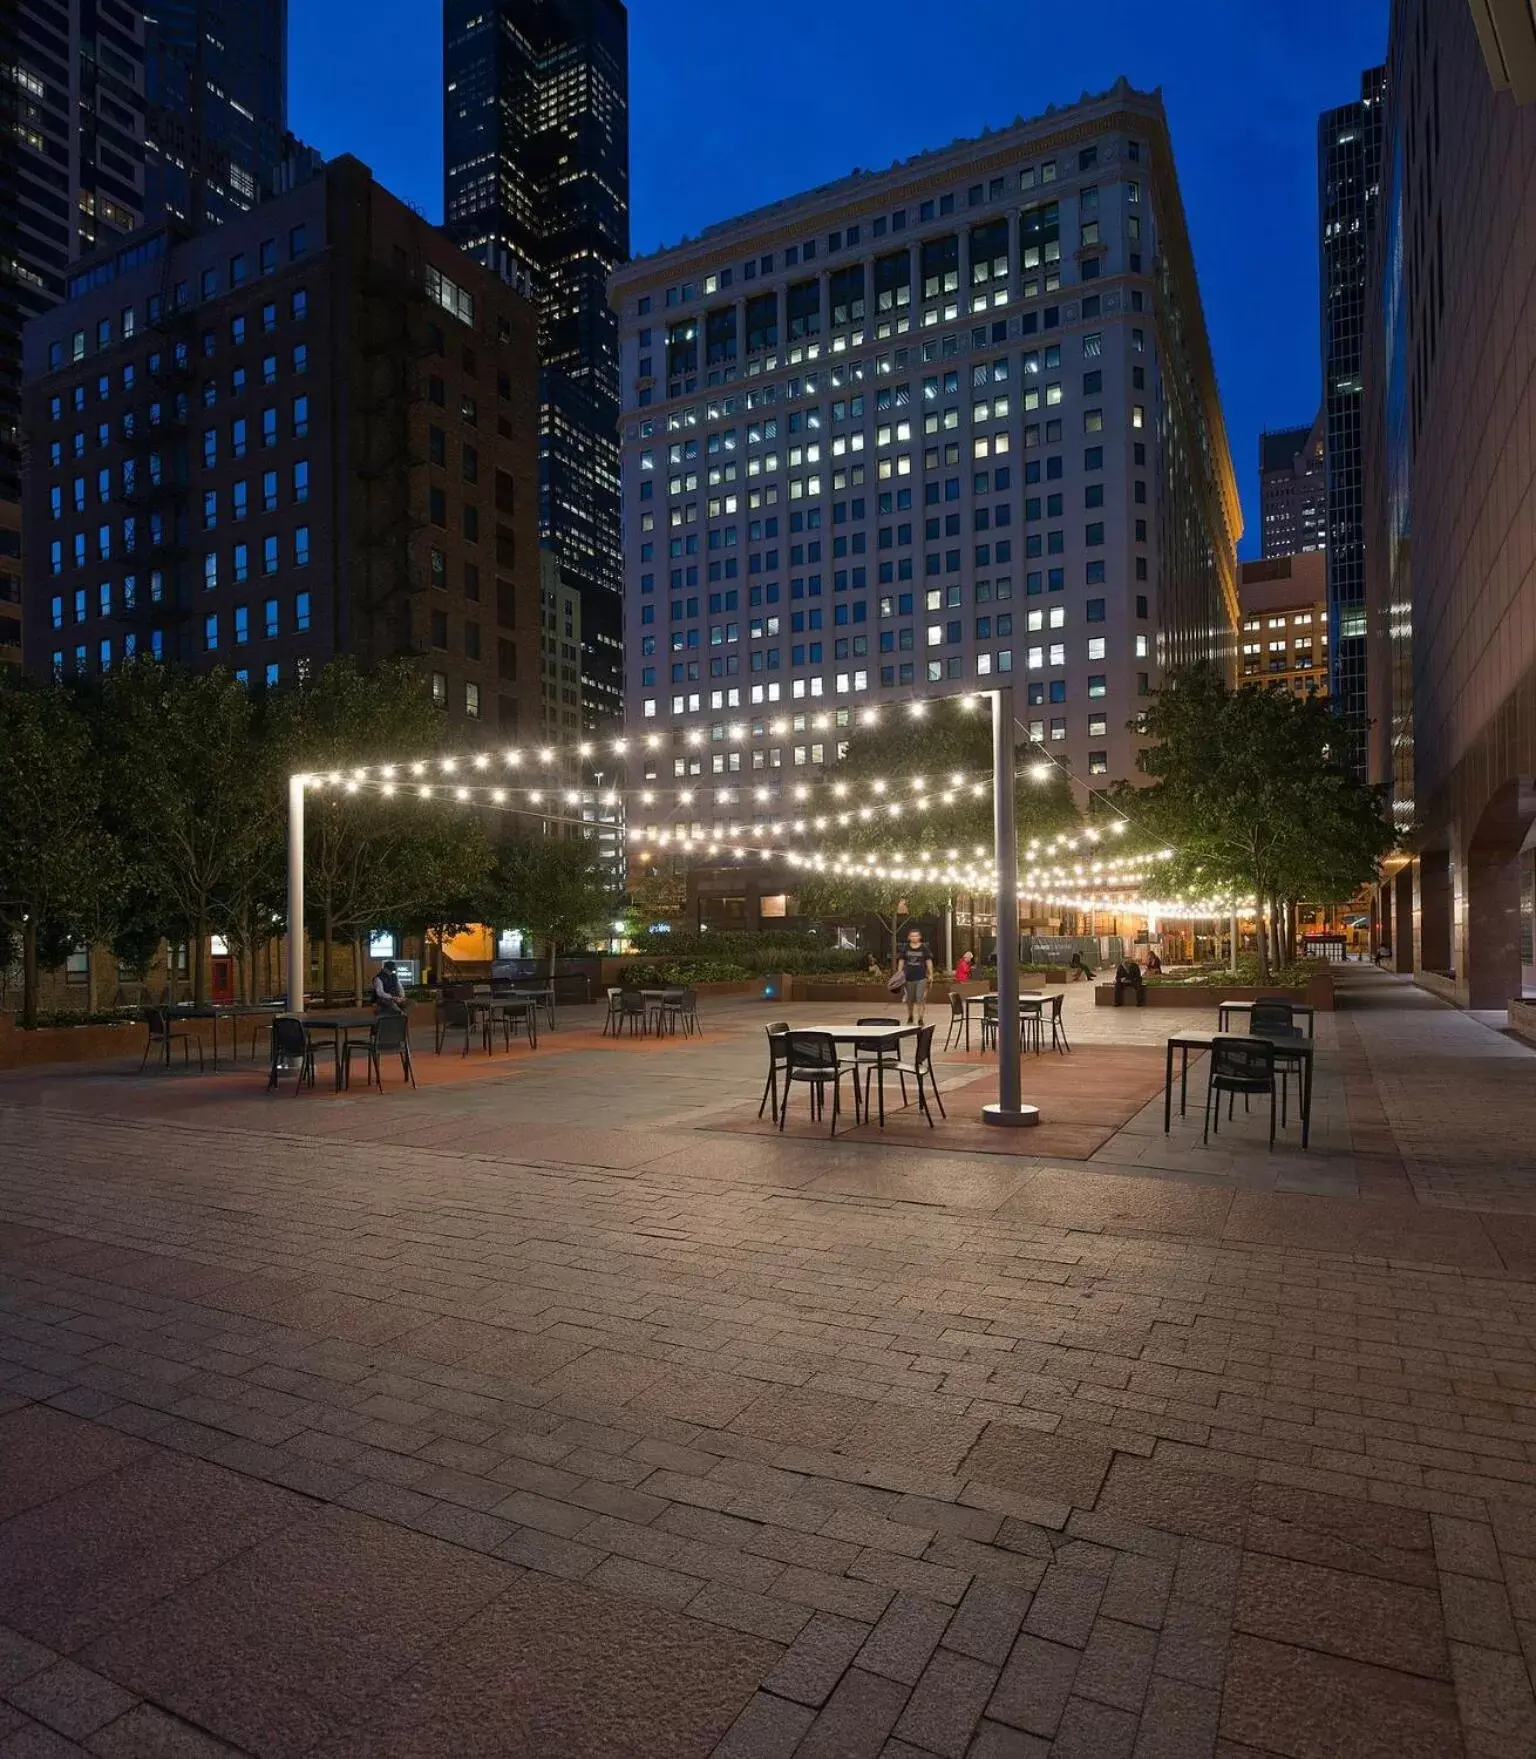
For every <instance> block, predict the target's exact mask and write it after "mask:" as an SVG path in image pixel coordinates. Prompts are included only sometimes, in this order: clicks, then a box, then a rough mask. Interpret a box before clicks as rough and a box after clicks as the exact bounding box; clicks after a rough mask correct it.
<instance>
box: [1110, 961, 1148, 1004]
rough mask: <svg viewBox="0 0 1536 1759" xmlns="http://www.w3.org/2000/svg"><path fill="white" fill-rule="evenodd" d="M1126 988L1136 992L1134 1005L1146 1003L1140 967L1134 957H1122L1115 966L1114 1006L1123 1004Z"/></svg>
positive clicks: (1145, 991)
mask: <svg viewBox="0 0 1536 1759" xmlns="http://www.w3.org/2000/svg"><path fill="white" fill-rule="evenodd" d="M1128 989H1132V990H1135V992H1136V1006H1137V1007H1138V1008H1144V1007H1146V1005H1147V987H1146V984H1145V983H1144V982H1143V981H1142V975H1141V967H1140V966H1139V965H1138V964H1137V963H1136V961H1135V960H1134V959H1122V960H1121V961H1120V963H1119V964H1118V965H1117V966H1116V967H1115V1006H1116V1007H1117V1008H1118V1007H1120V1006H1122V1005H1123V1003H1124V999H1125V992H1126V990H1128Z"/></svg>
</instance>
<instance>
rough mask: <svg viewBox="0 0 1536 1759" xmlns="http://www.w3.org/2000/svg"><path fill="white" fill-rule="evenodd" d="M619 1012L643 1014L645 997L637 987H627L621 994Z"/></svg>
mask: <svg viewBox="0 0 1536 1759" xmlns="http://www.w3.org/2000/svg"><path fill="white" fill-rule="evenodd" d="M619 1012H620V1013H621V1014H643V1013H644V1012H645V997H644V996H643V995H642V994H641V992H640V991H639V990H637V989H626V990H624V991H623V992H622V994H621V995H620V996H619Z"/></svg>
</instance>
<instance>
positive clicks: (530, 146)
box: [443, 0, 629, 727]
mask: <svg viewBox="0 0 1536 1759" xmlns="http://www.w3.org/2000/svg"><path fill="white" fill-rule="evenodd" d="M443 32H444V56H443V61H444V69H443V77H444V83H445V93H444V104H443V135H444V138H443V166H444V198H443V214H444V222H445V225H446V227H447V230H448V232H449V233H450V234H451V236H452V237H453V238H454V239H455V240H456V241H457V242H458V243H459V244H460V245H461V246H462V247H463V248H464V249H465V250H467V251H469V252H470V253H471V254H472V255H474V256H476V257H478V258H479V259H480V260H481V261H483V262H485V263H486V264H487V265H488V266H490V267H492V268H495V269H497V270H499V271H500V272H501V273H502V274H504V275H506V276H507V277H508V278H509V279H512V280H514V281H515V282H517V283H518V284H519V285H522V286H524V287H526V289H527V290H528V291H529V292H530V293H531V294H532V295H533V297H534V298H535V300H536V301H537V303H538V307H539V350H540V360H541V365H542V381H541V395H540V436H539V437H540V480H539V524H540V532H541V536H542V538H543V539H544V541H545V542H547V543H548V544H549V545H550V546H551V547H552V549H553V550H554V552H555V555H556V557H557V558H558V561H559V565H560V571H561V574H562V577H563V578H564V579H565V580H566V581H567V582H569V583H571V584H574V585H575V586H576V588H577V590H578V591H579V593H580V595H581V648H582V679H581V693H582V707H583V713H584V716H585V718H586V720H587V723H588V725H589V726H593V727H602V726H605V725H610V724H614V723H616V722H617V721H618V719H619V718H620V716H621V715H622V713H623V672H624V660H623V585H624V570H623V557H622V553H621V549H620V523H619V436H618V420H619V350H618V319H617V316H616V315H615V313H614V312H613V310H612V309H611V308H610V306H609V304H608V276H609V274H610V272H611V271H612V270H613V269H614V268H615V267H616V266H617V265H618V264H619V263H621V262H623V261H624V260H625V259H626V258H627V257H628V255H629V44H628V33H629V20H628V14H627V12H626V10H625V8H624V6H623V5H622V4H621V0H447V3H446V4H445V6H444V8H443Z"/></svg>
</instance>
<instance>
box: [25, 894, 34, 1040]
mask: <svg viewBox="0 0 1536 1759" xmlns="http://www.w3.org/2000/svg"><path fill="white" fill-rule="evenodd" d="M21 1023H22V1025H23V1026H24V1027H25V1028H26V1029H27V1030H28V1031H29V1032H30V1031H31V1029H32V1028H33V1027H34V1026H36V1025H37V918H36V917H35V916H33V915H32V914H31V913H30V912H29V913H28V915H27V919H26V921H25V922H24V923H23V924H22V927H21Z"/></svg>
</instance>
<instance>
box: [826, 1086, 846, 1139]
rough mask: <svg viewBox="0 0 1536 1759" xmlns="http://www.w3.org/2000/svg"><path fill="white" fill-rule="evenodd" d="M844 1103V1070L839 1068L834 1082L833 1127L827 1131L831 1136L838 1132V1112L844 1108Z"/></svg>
mask: <svg viewBox="0 0 1536 1759" xmlns="http://www.w3.org/2000/svg"><path fill="white" fill-rule="evenodd" d="M822 1085H823V1086H825V1085H826V1083H825V1082H823V1083H822ZM842 1105H843V1076H842V1071H841V1070H839V1071H838V1073H837V1076H836V1078H835V1079H834V1080H833V1082H832V1128H831V1129H830V1130H829V1131H828V1132H827V1134H828V1135H829V1136H835V1135H836V1134H837V1118H838V1113H839V1112H840V1111H841V1110H842Z"/></svg>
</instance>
